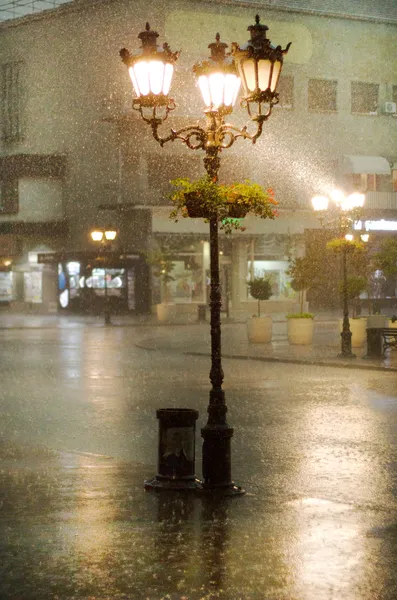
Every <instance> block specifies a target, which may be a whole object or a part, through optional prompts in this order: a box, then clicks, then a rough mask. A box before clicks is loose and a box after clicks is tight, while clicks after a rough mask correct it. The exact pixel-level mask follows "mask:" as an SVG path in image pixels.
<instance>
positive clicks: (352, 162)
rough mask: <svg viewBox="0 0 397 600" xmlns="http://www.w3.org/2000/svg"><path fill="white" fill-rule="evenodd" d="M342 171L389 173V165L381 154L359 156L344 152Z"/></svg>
mask: <svg viewBox="0 0 397 600" xmlns="http://www.w3.org/2000/svg"><path fill="white" fill-rule="evenodd" d="M342 172H343V173H349V174H351V173H353V174H358V175H360V174H366V173H367V174H371V175H390V172H391V171H390V165H389V162H388V161H387V160H386V158H383V156H359V155H356V154H345V155H344V156H343V159H342Z"/></svg>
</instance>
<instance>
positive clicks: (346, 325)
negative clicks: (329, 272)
mask: <svg viewBox="0 0 397 600" xmlns="http://www.w3.org/2000/svg"><path fill="white" fill-rule="evenodd" d="M330 197H331V200H333V205H331V207H330V208H329V198H328V197H327V196H315V197H314V198H312V205H313V208H314V210H315V211H316V216H317V217H318V218H319V221H320V223H321V225H322V226H325V225H328V226H332V227H336V228H337V229H338V231H339V234H340V235H341V236H342V237H344V242H345V243H343V244H342V277H343V279H342V297H343V326H342V332H341V352H340V354H339V357H340V358H355V356H356V355H355V354H353V352H352V332H351V330H350V322H349V304H348V286H347V283H348V282H347V255H348V252H349V250H353V249H354V235H353V234H352V233H346V232H347V231H348V230H350V229H351V227H352V225H353V223H354V222H355V221H357V220H358V219H359V217H360V212H361V210H362V208H363V206H364V202H365V195H364V194H359V193H353V194H350V195H349V196H346V195H345V194H344V193H343V192H342V191H341V190H332V191H331V193H330ZM360 237H361V240H362V241H363V242H367V241H368V234H363V235H361V236H360Z"/></svg>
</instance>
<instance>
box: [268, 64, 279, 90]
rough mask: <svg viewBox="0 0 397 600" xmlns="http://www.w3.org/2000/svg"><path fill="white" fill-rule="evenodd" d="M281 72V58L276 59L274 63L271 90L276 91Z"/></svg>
mask: <svg viewBox="0 0 397 600" xmlns="http://www.w3.org/2000/svg"><path fill="white" fill-rule="evenodd" d="M280 73H281V62H280V61H279V60H276V62H275V63H274V64H273V71H272V79H271V82H270V90H271V91H272V92H275V91H276V88H277V84H278V80H279V78H280Z"/></svg>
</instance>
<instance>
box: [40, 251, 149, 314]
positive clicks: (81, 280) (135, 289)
mask: <svg viewBox="0 0 397 600" xmlns="http://www.w3.org/2000/svg"><path fill="white" fill-rule="evenodd" d="M38 260H39V263H40V264H46V265H52V266H53V267H54V268H56V273H57V297H58V309H59V311H65V312H67V311H70V312H76V313H86V314H87V313H88V314H100V313H102V312H103V310H104V305H105V297H106V296H107V298H108V303H109V306H110V310H111V312H112V313H113V314H126V313H145V312H148V311H149V306H150V300H149V298H150V288H149V271H148V267H147V265H146V262H145V260H144V258H143V257H142V256H140V255H138V254H120V253H108V255H107V256H106V257H98V256H97V254H96V253H92V252H74V253H72V252H70V253H45V254H40V255H39V259H38Z"/></svg>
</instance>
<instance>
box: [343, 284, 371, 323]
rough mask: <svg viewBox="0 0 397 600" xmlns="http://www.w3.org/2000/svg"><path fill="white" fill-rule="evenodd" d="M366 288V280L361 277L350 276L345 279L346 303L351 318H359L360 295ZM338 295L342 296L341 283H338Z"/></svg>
mask: <svg viewBox="0 0 397 600" xmlns="http://www.w3.org/2000/svg"><path fill="white" fill-rule="evenodd" d="M367 288H368V280H367V278H366V277H363V276H362V275H350V276H349V277H348V278H347V301H348V304H349V305H350V308H351V311H352V318H353V319H356V318H357V317H358V316H359V310H360V309H359V307H360V294H361V293H362V292H365V290H366V289H367ZM339 293H340V295H341V296H342V294H343V281H340V282H339Z"/></svg>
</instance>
